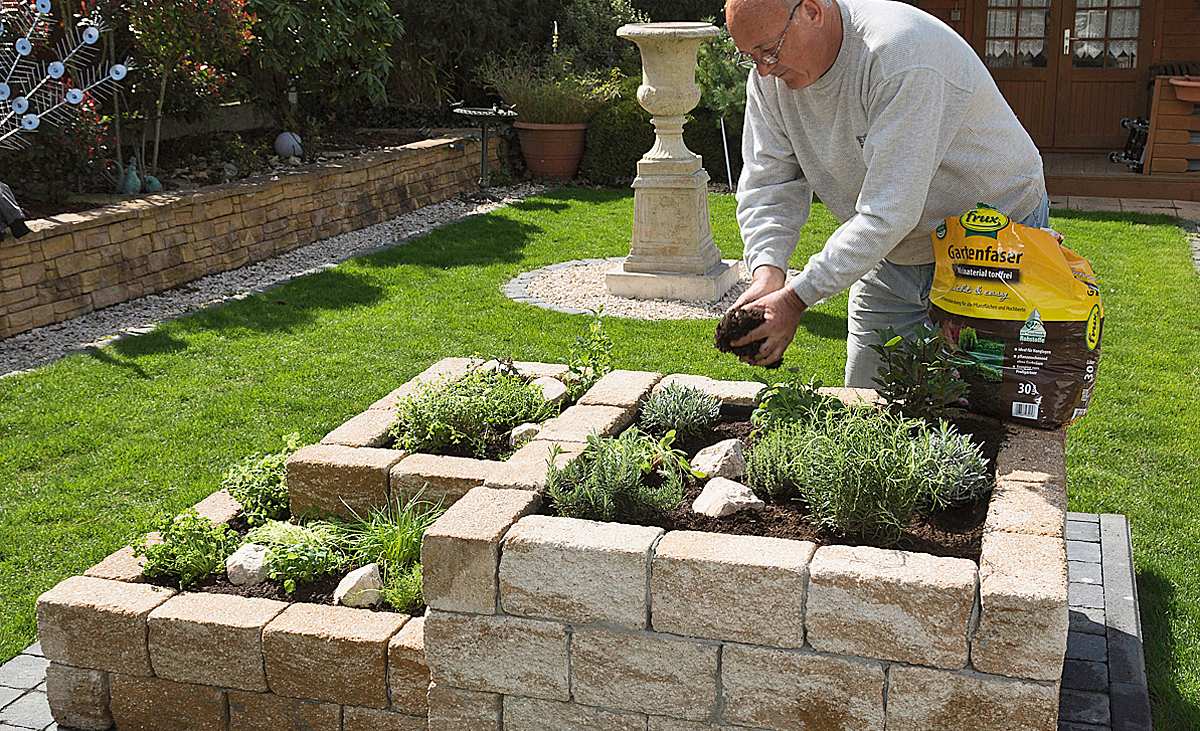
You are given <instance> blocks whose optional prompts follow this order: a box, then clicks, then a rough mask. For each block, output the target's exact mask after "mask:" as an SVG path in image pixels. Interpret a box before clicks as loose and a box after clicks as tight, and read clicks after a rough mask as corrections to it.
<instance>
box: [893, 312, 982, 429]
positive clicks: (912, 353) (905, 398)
mask: <svg viewBox="0 0 1200 731" xmlns="http://www.w3.org/2000/svg"><path fill="white" fill-rule="evenodd" d="M880 338H881V340H882V342H881V344H876V345H872V346H871V349H872V350H874V351H875V352H876V353H878V354H879V356H880V359H881V360H882V367H881V368H880V375H879V377H878V378H875V379H873V380H874V381H875V383H877V384H878V385H879V389H878V390H879V393H880V395H882V396H883V397H884V399H886V400H887V402H888V405H889V407H890V408H892V409H893V410H894V411H896V412H898V413H900V414H903V415H905V416H908V417H911V418H914V419H925V420H927V421H936V420H937V419H939V418H941V417H943V416H947V415H950V414H953V413H954V412H955V411H956V410H957V408H956V407H955V404H957V403H958V401H959V399H961V398H963V397H964V396H965V395H966V393H967V384H966V382H965V381H963V380H962V379H961V377H960V375H959V372H958V365H957V363H956V362H955V360H954V358H953V356H952V354H951V352H950V348H949V347H948V346H947V343H946V340H945V338H944V337H943V336H942V333H941V331H940V330H935V329H933V328H929V327H925V326H921V327H920V328H919V329H918V330H917V332H916V333H914V334H913V337H911V338H904V337H901V336H900V335H897V334H896V331H895V330H893V329H891V328H888V329H887V330H885V331H882V332H881V333H880Z"/></svg>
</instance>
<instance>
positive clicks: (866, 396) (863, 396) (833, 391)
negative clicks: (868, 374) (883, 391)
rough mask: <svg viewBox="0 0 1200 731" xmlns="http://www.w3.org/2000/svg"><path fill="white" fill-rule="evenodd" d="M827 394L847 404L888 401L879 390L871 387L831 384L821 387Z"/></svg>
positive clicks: (871, 403)
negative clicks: (844, 386)
mask: <svg viewBox="0 0 1200 731" xmlns="http://www.w3.org/2000/svg"><path fill="white" fill-rule="evenodd" d="M820 392H821V393H823V394H825V395H826V396H833V397H834V398H836V399H837V400H839V401H841V402H842V403H844V404H846V405H847V406H862V405H882V404H884V403H886V401H885V400H884V398H883V397H882V396H880V395H879V392H878V391H876V390H874V389H871V388H842V387H840V386H829V387H825V388H822V389H820Z"/></svg>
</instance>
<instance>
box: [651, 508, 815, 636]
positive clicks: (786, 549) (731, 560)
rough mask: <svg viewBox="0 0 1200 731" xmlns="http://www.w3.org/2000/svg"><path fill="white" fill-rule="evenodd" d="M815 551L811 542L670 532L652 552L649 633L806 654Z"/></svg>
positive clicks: (692, 532) (694, 532) (693, 532)
mask: <svg viewBox="0 0 1200 731" xmlns="http://www.w3.org/2000/svg"><path fill="white" fill-rule="evenodd" d="M815 550H816V546H815V545H814V544H812V543H809V542H808V541H789V540H784V539H782V538H765V537H759V536H734V535H724V534H720V533H702V532H697V531H672V532H671V533H668V534H667V535H666V537H664V538H663V539H662V541H660V542H659V544H658V547H657V548H656V549H655V551H654V567H653V570H652V571H651V574H650V596H651V600H650V606H651V607H652V610H651V626H652V627H653V628H654V629H655V630H656V631H658V632H670V633H672V634H678V635H686V636H689V637H706V638H709V639H714V640H730V641H734V642H745V643H749V644H757V645H771V646H774V647H801V646H802V645H803V644H804V598H805V594H806V592H807V584H808V565H809V561H810V560H811V559H812V556H813V552H814V551H815ZM766 617H770V620H769V621H768V620H764V618H766Z"/></svg>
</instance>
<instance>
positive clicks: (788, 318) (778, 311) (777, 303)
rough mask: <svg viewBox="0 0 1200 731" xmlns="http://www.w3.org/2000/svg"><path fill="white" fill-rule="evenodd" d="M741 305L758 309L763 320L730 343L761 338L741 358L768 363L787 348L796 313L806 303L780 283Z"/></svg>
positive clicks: (797, 322)
mask: <svg viewBox="0 0 1200 731" xmlns="http://www.w3.org/2000/svg"><path fill="white" fill-rule="evenodd" d="M776 271H778V270H776ZM745 309H747V310H760V311H762V313H763V316H764V317H765V318H766V322H764V323H763V324H761V325H759V326H758V327H756V328H754V330H752V331H750V334H749V335H747V336H746V337H744V338H742V339H740V340H735V341H733V343H732V344H733V346H734V347H741V346H743V345H749V344H750V343H753V342H754V341H756V340H764V339H765V341H764V342H763V343H762V344H761V345H759V347H758V354H757V355H754V356H743V357H742V361H743V362H746V363H749V364H750V365H756V366H768V365H771V364H773V363H776V362H778V361H779V359H780V358H782V357H783V351H785V350H787V347H788V346H789V345H791V343H792V340H793V339H794V338H795V337H796V328H797V327H799V325H800V316H801V315H803V314H804V311H805V310H806V309H808V306H807V305H805V304H804V302H803V300H801V299H800V297H799V296H798V295H797V294H796V292H795V291H794V290H792V289H791V288H787V287H784V288H782V289H780V288H777V289H776V290H775V291H773V292H771V293H770V294H768V295H766V296H764V297H760V298H758V299H756V300H754V301H752V302H751V303H750V304H748V305H746V307H745Z"/></svg>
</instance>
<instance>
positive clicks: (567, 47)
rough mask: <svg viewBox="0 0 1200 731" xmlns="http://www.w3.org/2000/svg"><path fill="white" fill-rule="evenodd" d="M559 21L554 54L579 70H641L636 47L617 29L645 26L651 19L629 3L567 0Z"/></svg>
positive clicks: (619, 0)
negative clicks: (560, 56)
mask: <svg viewBox="0 0 1200 731" xmlns="http://www.w3.org/2000/svg"><path fill="white" fill-rule="evenodd" d="M556 17H557V18H559V21H560V22H559V23H558V30H559V35H558V36H557V37H556V38H554V40H553V43H554V49H553V50H555V51H556V52H557V53H559V54H563V55H565V56H566V57H567V58H569V59H570V60H571V62H572V65H574V66H575V67H576V68H581V69H607V68H614V67H616V68H621V69H623V70H625V71H627V72H632V71H637V70H638V49H637V46H635V45H634V44H632V43H630V42H629V41H627V40H625V39H624V38H619V37H618V36H617V29H618V28H620V27H621V26H623V25H625V24H627V23H646V22H648V21H649V16H647V15H646V14H645V13H643V12H641V11H640V10H638V9H637V8H635V7H633V4H632V3H630V1H629V0H566V1H565V2H563V4H562V8H561V10H560V11H559V13H558V14H557V15H556Z"/></svg>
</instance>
